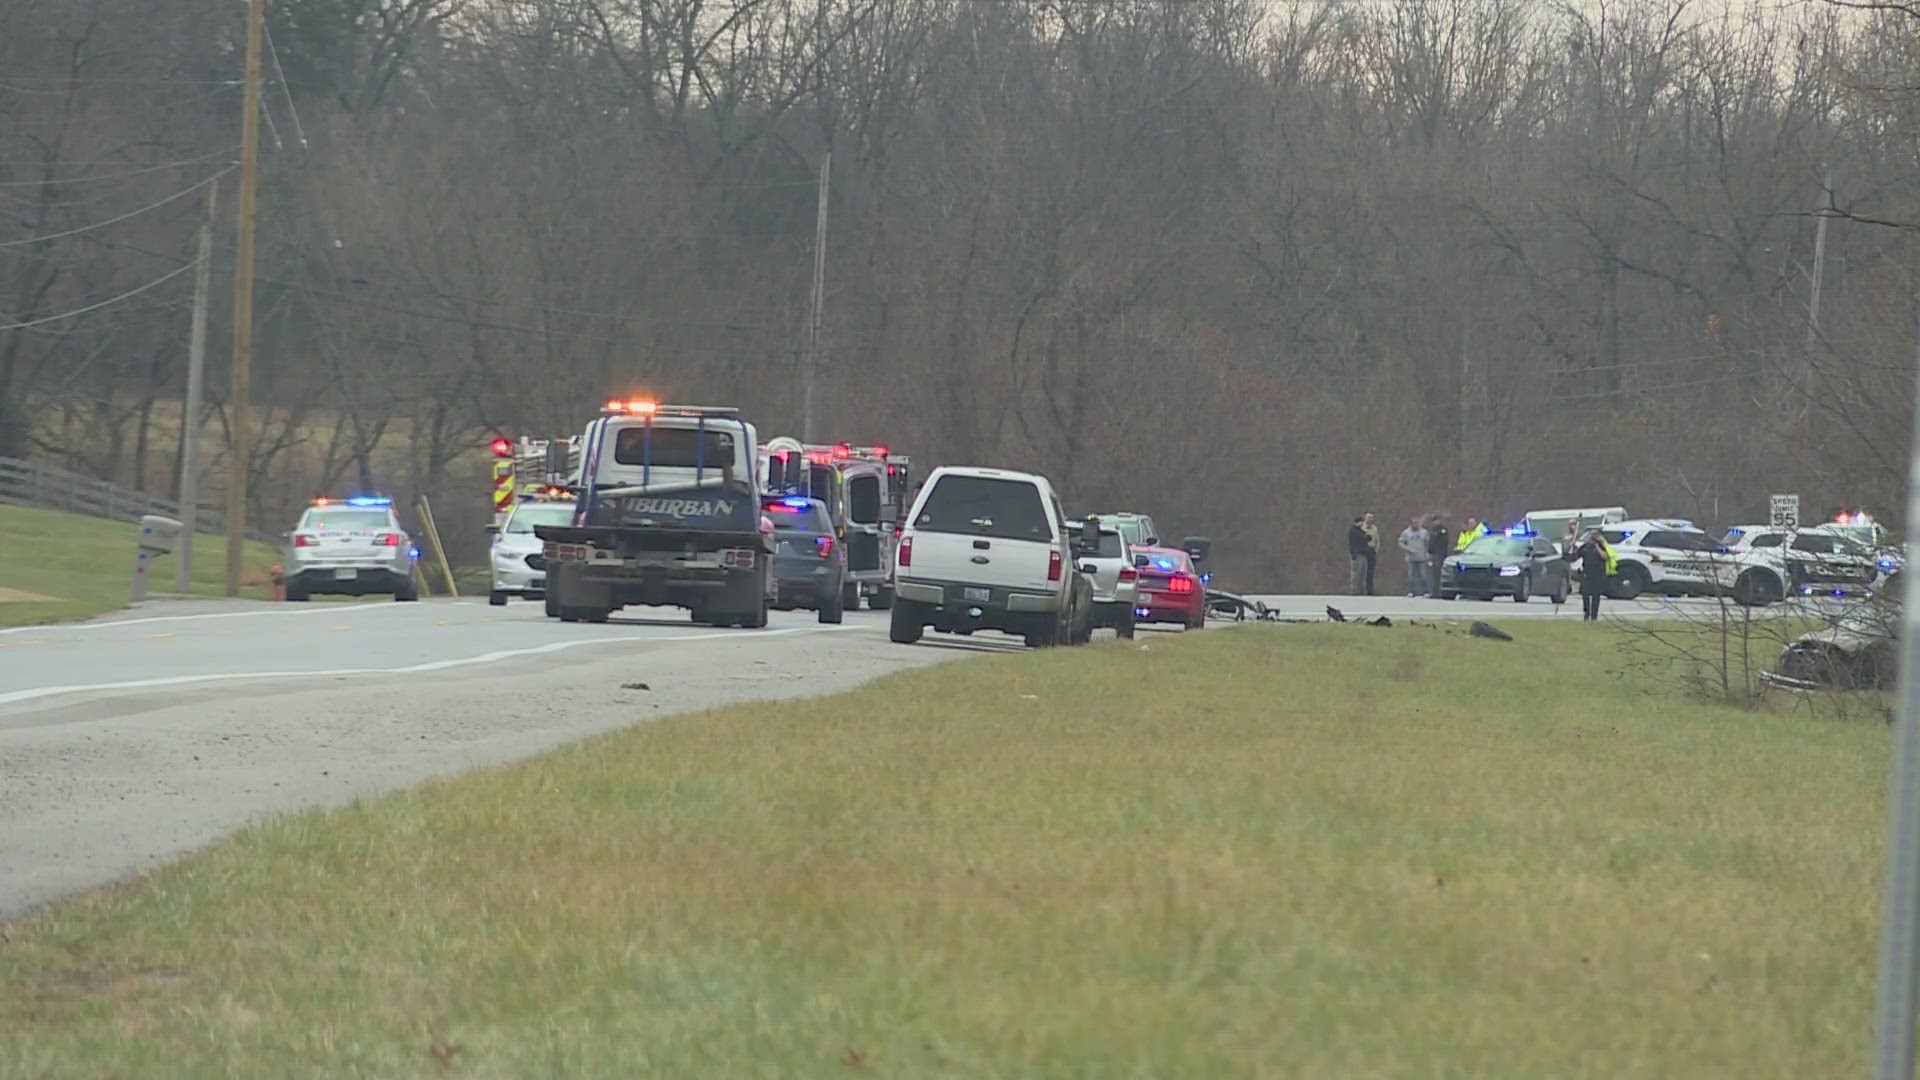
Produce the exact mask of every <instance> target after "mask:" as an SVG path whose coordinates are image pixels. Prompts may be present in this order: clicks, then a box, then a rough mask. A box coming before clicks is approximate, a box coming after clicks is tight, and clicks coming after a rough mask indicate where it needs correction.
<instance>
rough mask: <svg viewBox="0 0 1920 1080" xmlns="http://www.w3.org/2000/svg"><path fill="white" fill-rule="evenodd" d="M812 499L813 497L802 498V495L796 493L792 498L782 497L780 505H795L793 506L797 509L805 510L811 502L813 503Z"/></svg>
mask: <svg viewBox="0 0 1920 1080" xmlns="http://www.w3.org/2000/svg"><path fill="white" fill-rule="evenodd" d="M812 501H813V500H811V499H805V498H801V497H800V496H798V495H795V496H793V497H791V498H786V499H781V500H780V505H782V506H791V507H793V508H794V509H795V510H805V509H806V508H807V506H808V505H809V504H810V503H812Z"/></svg>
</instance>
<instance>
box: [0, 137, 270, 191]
mask: <svg viewBox="0 0 1920 1080" xmlns="http://www.w3.org/2000/svg"><path fill="white" fill-rule="evenodd" d="M239 152H240V148H239V147H237V146H229V147H227V148H226V149H224V150H215V151H214V152H213V153H211V154H201V155H200V156H199V157H190V158H182V159H181V160H179V161H169V162H166V163H164V164H160V165H145V166H142V167H140V168H137V169H128V170H126V171H125V172H117V173H99V174H97V175H94V176H73V177H66V178H53V179H45V180H0V187H42V186H58V185H65V184H89V183H92V182H93V181H95V180H124V179H126V178H127V177H130V176H145V175H147V174H148V173H157V172H164V171H166V170H168V169H178V168H181V167H183V166H187V165H198V164H200V163H202V162H205V161H211V160H213V159H214V158H217V157H229V156H231V155H233V154H237V153H239ZM125 164H126V162H124V161H109V162H99V161H54V162H38V161H31V162H4V161H0V167H11V168H27V167H29V166H31V167H33V168H54V169H59V168H67V169H78V168H97V167H99V166H101V165H125Z"/></svg>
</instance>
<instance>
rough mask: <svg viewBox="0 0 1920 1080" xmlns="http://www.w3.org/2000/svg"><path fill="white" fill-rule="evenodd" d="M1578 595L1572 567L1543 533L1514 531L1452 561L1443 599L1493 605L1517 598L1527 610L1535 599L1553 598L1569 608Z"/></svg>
mask: <svg viewBox="0 0 1920 1080" xmlns="http://www.w3.org/2000/svg"><path fill="white" fill-rule="evenodd" d="M1572 591H1573V572H1572V566H1571V564H1569V563H1568V562H1567V560H1566V559H1565V558H1563V557H1562V556H1561V554H1560V551H1559V549H1557V548H1555V547H1554V546H1553V543H1552V541H1550V540H1548V539H1547V538H1545V537H1543V536H1541V535H1539V534H1538V533H1528V532H1521V531H1519V530H1512V529H1510V530H1508V531H1507V532H1504V533H1490V534H1488V535H1486V536H1482V537H1479V538H1478V539H1476V540H1474V541H1473V542H1472V543H1470V544H1468V545H1467V549H1466V550H1465V551H1462V552H1458V553H1456V554H1453V555H1449V556H1447V558H1446V560H1445V561H1444V562H1442V563H1441V565H1440V595H1441V597H1442V598H1443V599H1447V600H1452V599H1453V598H1455V597H1458V596H1469V597H1473V598H1475V599H1478V600H1491V599H1493V598H1494V597H1496V596H1511V597H1513V599H1514V602H1515V603H1520V604H1524V603H1526V602H1527V599H1528V598H1529V597H1533V596H1543V595H1544V596H1549V597H1551V598H1552V599H1553V602H1554V603H1556V604H1564V603H1566V602H1567V594H1568V593H1570V592H1572Z"/></svg>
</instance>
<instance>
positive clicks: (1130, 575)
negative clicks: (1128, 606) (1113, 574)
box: [1120, 566, 1140, 581]
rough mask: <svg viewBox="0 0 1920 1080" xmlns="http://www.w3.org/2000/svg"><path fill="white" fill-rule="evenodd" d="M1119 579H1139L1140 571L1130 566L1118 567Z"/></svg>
mask: <svg viewBox="0 0 1920 1080" xmlns="http://www.w3.org/2000/svg"><path fill="white" fill-rule="evenodd" d="M1120 580H1121V581H1139V580H1140V571H1138V570H1135V569H1134V568H1133V567H1131V566H1123V567H1121V568H1120Z"/></svg>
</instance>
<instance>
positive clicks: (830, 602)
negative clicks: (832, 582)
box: [820, 594, 845, 625]
mask: <svg viewBox="0 0 1920 1080" xmlns="http://www.w3.org/2000/svg"><path fill="white" fill-rule="evenodd" d="M844 618H845V612H844V609H843V608H842V606H841V604H840V597H839V596H838V595H837V594H836V595H834V596H823V597H821V598H820V621H821V622H823V623H827V624H829V625H832V624H835V623H839V622H841V621H843V620H844Z"/></svg>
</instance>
